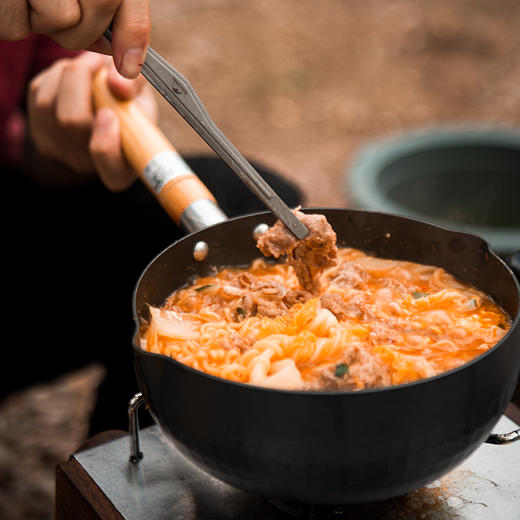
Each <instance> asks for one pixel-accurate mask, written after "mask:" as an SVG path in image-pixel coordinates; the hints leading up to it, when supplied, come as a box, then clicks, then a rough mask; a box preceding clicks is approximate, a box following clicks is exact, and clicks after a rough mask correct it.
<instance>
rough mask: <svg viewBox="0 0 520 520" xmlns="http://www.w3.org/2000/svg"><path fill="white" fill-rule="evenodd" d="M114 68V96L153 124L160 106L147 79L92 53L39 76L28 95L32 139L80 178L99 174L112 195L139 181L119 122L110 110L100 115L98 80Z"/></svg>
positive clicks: (61, 62)
mask: <svg viewBox="0 0 520 520" xmlns="http://www.w3.org/2000/svg"><path fill="white" fill-rule="evenodd" d="M104 66H108V67H109V74H108V83H109V86H110V89H111V90H112V92H113V93H114V94H115V95H117V96H119V97H121V98H123V99H132V98H135V100H136V102H138V103H139V104H140V105H141V108H142V109H143V110H144V111H145V113H146V114H147V115H148V117H150V118H151V119H152V120H157V106H156V104H155V101H154V99H153V97H152V94H151V91H150V89H149V88H148V86H147V85H146V84H145V81H144V78H142V77H141V78H138V79H136V80H128V79H125V78H123V77H121V76H120V75H119V74H118V73H117V71H116V70H115V68H114V66H113V64H111V63H110V60H109V59H108V58H107V57H105V56H102V55H100V54H94V53H90V52H86V53H84V54H82V55H80V56H79V57H77V58H74V59H63V60H59V61H57V62H56V63H55V64H54V65H52V66H51V67H49V68H48V69H46V70H45V71H43V72H42V73H40V74H39V75H38V76H36V77H35V78H34V79H33V81H32V82H31V84H30V87H29V94H28V116H29V127H30V130H31V135H32V138H33V141H34V143H35V144H36V147H37V148H38V150H39V151H40V153H41V154H42V155H44V156H45V157H48V158H50V159H56V160H59V161H61V162H63V163H65V164H66V165H67V166H69V167H70V168H71V169H72V170H74V171H75V172H77V173H78V174H88V173H90V172H93V171H97V172H98V174H99V176H100V178H101V180H102V182H103V183H104V184H105V186H106V187H107V188H108V189H110V190H112V191H123V190H125V189H127V188H128V187H129V186H130V185H131V184H132V183H133V182H134V180H135V179H136V175H135V173H134V171H133V170H132V169H131V168H130V166H129V165H128V164H127V163H126V161H125V159H124V157H123V152H122V150H121V142H120V134H119V121H118V119H117V117H116V115H115V114H114V112H112V110H110V109H108V108H102V109H100V110H99V111H98V112H97V113H96V114H95V113H94V109H93V103H92V78H93V75H94V74H95V72H96V71H97V70H99V69H100V68H101V67H104Z"/></svg>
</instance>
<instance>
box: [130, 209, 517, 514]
mask: <svg viewBox="0 0 520 520" xmlns="http://www.w3.org/2000/svg"><path fill="white" fill-rule="evenodd" d="M312 212H318V213H323V214H325V215H326V217H327V219H328V221H329V222H330V223H331V225H332V227H333V228H334V229H335V231H336V233H337V235H338V245H340V246H351V247H355V248H359V249H362V250H364V251H366V252H368V253H371V254H375V255H377V256H381V257H385V258H394V259H400V260H409V261H413V262H420V263H425V264H433V265H437V266H440V267H443V268H444V269H446V270H447V271H449V272H450V273H452V274H454V275H455V276H457V277H458V278H460V279H462V280H464V281H466V282H469V283H472V284H474V285H475V286H477V287H478V288H479V289H481V290H483V291H485V292H486V293H488V294H490V295H491V296H492V297H493V298H494V299H495V301H496V302H497V303H498V304H499V305H500V306H501V307H502V308H503V309H505V310H506V311H507V312H508V313H509V315H510V316H511V317H512V318H513V324H512V327H511V329H510V330H509V331H508V333H507V334H506V335H505V337H504V338H503V339H502V340H501V341H500V342H499V343H498V344H497V345H496V346H495V347H493V348H492V349H490V350H489V351H488V352H486V353H485V354H483V355H481V356H480V357H478V358H476V359H474V360H473V361H471V362H469V363H467V364H466V365H464V366H462V367H459V368H457V369H454V370H451V371H449V372H446V373H444V374H441V375H439V376H436V377H432V378H429V379H424V380H421V381H417V382H414V383H410V384H406V385H400V386H394V387H389V388H379V389H370V390H362V391H355V392H346V391H341V392H330V391H323V392H304V391H283V390H273V389H267V388H260V387H254V386H250V385H246V384H240V383H234V382H230V381H226V380H223V379H219V378H217V377H213V376H210V375H207V374H204V373H202V372H198V371H196V370H194V369H192V368H189V367H187V366H185V365H182V364H180V363H178V362H177V361H175V360H173V359H170V358H166V357H163V356H160V355H156V354H150V353H147V352H144V351H142V350H141V349H140V348H139V347H138V345H137V337H136V344H135V345H134V360H135V367H136V372H137V377H138V382H139V387H140V389H141V391H142V392H143V395H144V399H145V401H146V403H147V404H148V406H149V408H150V411H151V413H152V415H153V416H154V418H155V420H156V421H157V422H158V423H159V425H160V426H161V428H162V430H163V431H164V432H165V433H166V435H167V436H168V437H169V438H170V439H171V440H172V441H173V442H174V444H175V445H176V447H177V448H178V449H179V450H180V451H181V452H182V453H184V454H185V455H186V456H187V457H188V458H189V459H190V460H192V461H194V462H195V463H197V464H198V465H199V466H200V467H202V468H203V469H204V470H206V471H207V472H208V473H210V474H211V475H213V476H215V477H217V478H219V479H221V480H223V481H225V482H227V483H229V484H231V485H233V486H236V487H238V488H241V489H244V490H246V491H249V492H252V493H255V494H259V495H263V496H266V497H272V498H277V499H284V500H291V501H299V502H304V503H316V504H339V503H356V502H368V501H374V500H381V499H386V498H390V497H394V496H398V495H402V494H405V493H407V492H409V491H411V490H414V489H417V488H419V487H421V486H423V485H425V484H427V483H428V482H431V481H433V480H434V479H436V478H438V477H439V476H441V475H443V474H444V473H447V472H448V471H450V470H451V469H452V468H453V467H454V466H456V465H458V464H460V463H461V462H462V461H463V460H464V459H465V458H466V457H468V456H469V455H470V454H471V453H472V452H473V451H474V450H475V449H476V448H477V447H478V446H479V445H480V444H481V443H482V442H483V441H485V440H486V438H487V437H488V435H489V434H490V432H491V430H492V429H493V427H494V425H495V423H496V422H497V421H498V419H499V418H500V416H501V415H502V414H503V413H504V410H505V408H506V406H507V404H508V403H509V401H510V399H511V396H512V394H513V391H514V389H515V385H516V383H517V379H518V376H519V372H520V326H519V321H520V315H519V307H520V290H519V286H518V283H517V281H516V280H515V278H514V276H513V274H512V272H511V270H510V269H509V268H508V267H507V266H506V264H505V263H504V262H503V261H502V260H501V259H500V258H499V257H497V256H496V255H495V254H494V253H493V252H491V251H490V250H489V247H488V244H487V243H486V242H485V241H484V240H482V239H480V238H478V237H476V236H473V235H468V234H465V233H460V232H454V231H450V230H447V229H444V228H440V227H437V226H434V225H431V224H427V223H425V222H421V221H418V220H415V219H411V218H404V217H397V216H392V215H388V214H381V213H373V212H367V211H354V210H341V209H338V210H335V209H324V210H322V209H313V210H312ZM264 222H265V223H267V224H272V223H273V222H274V217H273V216H272V215H271V214H270V213H259V214H254V215H249V216H245V217H239V218H235V219H232V220H229V221H227V222H224V223H221V224H217V225H215V226H211V227H209V228H206V229H204V230H202V231H199V232H196V233H193V234H191V235H189V236H187V237H185V238H183V239H181V240H179V241H178V242H176V243H175V244H173V245H172V246H170V247H169V248H167V249H166V250H165V251H163V252H162V253H161V254H160V255H159V256H157V257H156V258H155V259H154V260H153V261H152V262H151V263H150V264H149V266H148V267H147V269H146V270H145V272H144V273H143V275H142V277H141V279H140V280H139V282H138V285H137V288H136V291H135V297H134V313H135V318H136V320H137V324H138V325H139V322H140V320H142V319H146V318H147V306H148V305H155V306H157V305H160V304H162V303H163V302H164V300H165V298H166V297H167V296H169V295H170V294H171V293H172V292H173V291H174V290H175V289H178V288H180V287H181V286H183V285H185V284H186V282H187V281H188V280H189V279H190V278H191V277H192V276H194V275H199V276H205V275H208V274H209V273H210V272H211V270H212V268H213V267H214V266H217V267H224V266H245V265H247V264H248V263H249V262H251V261H252V260H253V259H254V258H256V257H258V256H259V252H258V250H257V248H256V246H255V241H254V240H253V236H252V235H253V229H254V228H255V226H256V225H258V224H260V223H264ZM201 240H202V241H205V242H206V243H207V244H208V245H209V250H210V252H209V256H208V257H207V259H206V260H204V261H202V262H196V261H194V260H193V249H194V246H195V244H196V243H197V242H198V241H201Z"/></svg>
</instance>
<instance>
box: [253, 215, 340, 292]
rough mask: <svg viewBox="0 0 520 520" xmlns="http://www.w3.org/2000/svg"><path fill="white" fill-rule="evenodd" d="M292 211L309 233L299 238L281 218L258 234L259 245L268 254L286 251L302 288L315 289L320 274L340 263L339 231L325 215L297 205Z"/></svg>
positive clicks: (280, 254) (278, 254) (272, 254)
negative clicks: (303, 210) (297, 207)
mask: <svg viewBox="0 0 520 520" xmlns="http://www.w3.org/2000/svg"><path fill="white" fill-rule="evenodd" d="M293 213H294V215H295V216H296V217H297V218H298V220H299V221H300V222H302V223H303V224H304V225H305V227H306V228H307V229H308V230H309V233H308V234H307V236H305V237H304V238H303V239H301V240H299V239H298V238H296V237H295V236H294V235H293V234H292V233H291V232H290V231H289V230H288V229H287V227H286V226H285V225H284V224H283V223H282V222H281V221H278V222H276V224H275V225H274V226H272V227H270V228H269V229H268V230H267V231H266V232H265V233H264V234H262V235H261V236H260V237H259V239H258V241H257V246H258V248H259V249H260V251H261V252H262V253H263V254H264V255H265V256H274V257H275V258H279V257H280V256H282V255H287V263H288V264H290V265H292V266H293V268H294V271H295V272H296V276H297V277H298V280H299V281H300V285H301V286H302V287H303V289H305V290H306V291H309V292H311V293H316V292H317V291H318V289H319V281H320V274H321V273H322V272H323V270H324V269H326V268H327V267H332V266H333V265H336V263H337V256H338V249H337V247H336V233H335V232H334V230H333V229H332V226H331V225H330V224H329V223H328V222H327V219H326V218H325V216H324V215H317V214H306V213H302V212H301V211H299V210H298V209H295V210H293Z"/></svg>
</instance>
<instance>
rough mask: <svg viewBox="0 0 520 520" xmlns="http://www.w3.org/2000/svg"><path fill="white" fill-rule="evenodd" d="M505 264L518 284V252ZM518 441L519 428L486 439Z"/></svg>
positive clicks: (500, 441) (519, 270)
mask: <svg viewBox="0 0 520 520" xmlns="http://www.w3.org/2000/svg"><path fill="white" fill-rule="evenodd" d="M507 264H508V265H509V267H510V268H511V270H512V271H513V273H514V274H515V276H516V278H517V279H518V281H519V282H520V251H515V252H514V253H513V254H512V255H511V256H510V257H509V258H508V259H507ZM518 440H520V428H519V429H518V430H513V431H512V432H509V433H492V434H491V435H490V436H489V437H488V438H487V439H486V442H487V443H488V444H509V443H510V442H515V441H518Z"/></svg>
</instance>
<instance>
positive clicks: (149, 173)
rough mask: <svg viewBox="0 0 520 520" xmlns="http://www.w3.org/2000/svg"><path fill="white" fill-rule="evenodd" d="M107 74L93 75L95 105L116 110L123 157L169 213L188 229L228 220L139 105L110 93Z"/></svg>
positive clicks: (104, 69) (101, 71) (192, 229)
mask: <svg viewBox="0 0 520 520" xmlns="http://www.w3.org/2000/svg"><path fill="white" fill-rule="evenodd" d="M107 74H108V71H107V69H106V68H102V69H100V70H99V71H98V72H97V73H96V75H95V76H94V80H93V85H92V93H93V98H94V105H95V107H96V108H97V109H99V108H102V107H108V108H111V109H112V110H113V111H114V112H115V113H116V115H117V117H118V119H119V124H120V129H121V130H120V132H121V146H122V148H123V152H124V154H125V157H126V159H127V160H128V162H129V163H130V165H131V166H132V168H133V169H134V170H135V172H136V173H137V174H138V175H139V177H140V178H141V179H142V180H143V181H144V182H145V184H146V185H147V186H148V188H149V189H150V190H151V191H152V193H153V194H154V195H155V197H156V198H157V199H158V200H159V202H160V203H161V205H162V206H163V208H164V209H165V210H166V212H167V213H168V215H170V217H171V218H172V219H173V220H174V221H175V222H176V223H177V224H178V225H181V226H182V227H184V228H185V229H187V230H188V231H190V232H191V231H198V230H200V229H204V228H206V227H208V226H210V225H213V224H217V223H219V222H223V221H225V220H227V217H226V215H225V214H224V213H223V211H222V210H221V209H220V208H219V207H218V205H217V203H216V201H215V198H214V197H213V195H212V194H211V193H210V191H209V190H208V189H207V188H206V186H205V185H204V184H203V183H202V181H201V180H200V179H199V178H198V177H197V176H196V175H195V173H194V172H193V171H192V170H191V169H190V167H189V166H188V165H187V164H186V162H185V161H184V160H183V159H182V157H181V156H180V155H179V154H178V152H177V151H176V150H175V148H174V147H173V146H172V144H171V143H170V142H169V141H168V139H167V138H166V136H165V135H164V134H163V133H162V132H161V130H160V129H159V128H158V127H157V126H156V125H155V124H154V123H153V122H152V121H150V119H149V118H148V117H147V116H146V115H145V114H144V112H143V111H142V110H141V108H140V107H139V105H138V104H137V103H135V102H134V101H128V100H122V99H118V98H116V97H115V96H114V95H113V94H112V92H111V91H110V88H109V87H108V84H107Z"/></svg>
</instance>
